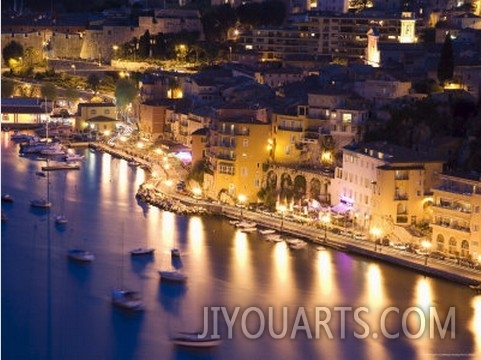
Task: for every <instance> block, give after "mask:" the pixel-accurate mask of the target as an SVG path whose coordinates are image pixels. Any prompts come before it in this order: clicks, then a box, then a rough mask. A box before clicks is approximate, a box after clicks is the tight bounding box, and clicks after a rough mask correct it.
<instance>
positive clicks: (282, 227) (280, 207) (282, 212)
mask: <svg viewBox="0 0 481 360" xmlns="http://www.w3.org/2000/svg"><path fill="white" fill-rule="evenodd" d="M277 211H279V212H280V213H281V234H282V231H283V230H284V213H285V212H286V211H287V208H286V206H285V205H279V206H278V207H277Z"/></svg>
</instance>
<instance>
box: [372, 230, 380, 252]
mask: <svg viewBox="0 0 481 360" xmlns="http://www.w3.org/2000/svg"><path fill="white" fill-rule="evenodd" d="M371 235H372V238H373V239H374V251H377V244H378V239H380V237H381V229H379V228H377V227H375V228H372V229H371ZM381 244H382V242H381Z"/></svg>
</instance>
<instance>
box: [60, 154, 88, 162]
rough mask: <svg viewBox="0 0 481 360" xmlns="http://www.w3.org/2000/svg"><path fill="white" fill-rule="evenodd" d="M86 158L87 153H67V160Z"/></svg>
mask: <svg viewBox="0 0 481 360" xmlns="http://www.w3.org/2000/svg"><path fill="white" fill-rule="evenodd" d="M84 158H85V155H80V154H67V155H65V161H67V162H69V161H82V160H83V159H84Z"/></svg>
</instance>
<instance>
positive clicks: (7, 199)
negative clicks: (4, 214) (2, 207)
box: [2, 194, 13, 203]
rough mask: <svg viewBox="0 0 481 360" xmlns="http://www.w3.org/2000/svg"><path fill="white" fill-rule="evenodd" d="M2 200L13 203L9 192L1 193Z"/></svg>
mask: <svg viewBox="0 0 481 360" xmlns="http://www.w3.org/2000/svg"><path fill="white" fill-rule="evenodd" d="M2 201H3V202H6V203H13V197H12V196H11V195H10V194H4V195H2Z"/></svg>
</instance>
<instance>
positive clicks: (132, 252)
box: [130, 247, 155, 256]
mask: <svg viewBox="0 0 481 360" xmlns="http://www.w3.org/2000/svg"><path fill="white" fill-rule="evenodd" d="M154 251H155V249H154V248H142V247H140V248H135V249H133V250H130V255H132V256H140V255H152V254H153V253H154Z"/></svg>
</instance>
